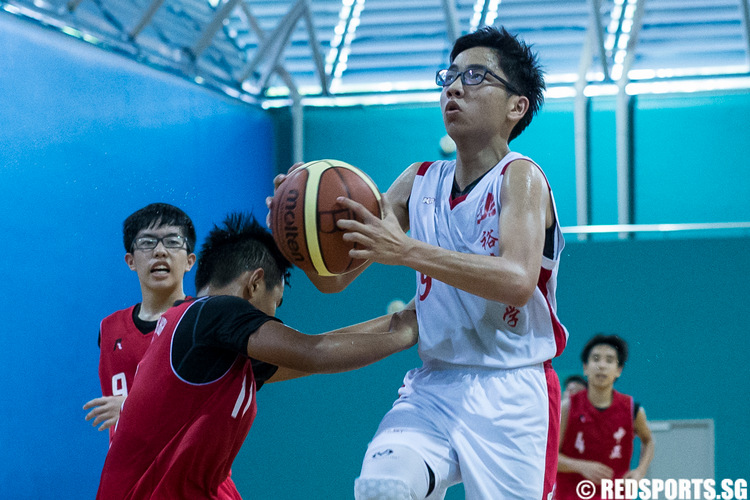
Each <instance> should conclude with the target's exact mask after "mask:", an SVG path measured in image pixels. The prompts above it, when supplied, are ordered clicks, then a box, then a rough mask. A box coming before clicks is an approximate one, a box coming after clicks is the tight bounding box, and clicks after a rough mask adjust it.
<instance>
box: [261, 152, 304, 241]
mask: <svg viewBox="0 0 750 500" xmlns="http://www.w3.org/2000/svg"><path fill="white" fill-rule="evenodd" d="M302 165H304V163H303V162H301V161H300V162H297V163H295V164H294V165H292V166H291V167H289V170H287V172H286V174H279V175H277V176H276V177H274V178H273V194H272V195H271V196H267V197H266V207H267V208H268V213H267V214H266V226H267V227H271V207H272V206H273V196H274V195H275V194H276V191H278V190H279V186H281V183H282V182H284V181H285V180H286V178H287V177H289V174H291V173H292V172H294V171H295V170H297V169H298V168H299V167H301V166H302Z"/></svg>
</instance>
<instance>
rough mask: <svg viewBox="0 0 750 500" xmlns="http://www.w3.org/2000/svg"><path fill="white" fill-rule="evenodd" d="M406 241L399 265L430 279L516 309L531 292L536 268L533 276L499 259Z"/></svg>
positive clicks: (522, 267)
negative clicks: (407, 245) (407, 244)
mask: <svg viewBox="0 0 750 500" xmlns="http://www.w3.org/2000/svg"><path fill="white" fill-rule="evenodd" d="M410 239H411V242H410V245H409V247H408V248H406V249H405V250H404V253H403V261H402V264H403V265H405V266H407V267H411V268H412V269H414V270H416V271H418V272H420V273H422V274H424V275H426V276H429V277H431V278H432V279H435V280H438V281H442V282H443V283H446V284H448V285H450V286H453V287H455V288H459V289H461V290H464V291H466V292H469V293H471V294H473V295H477V296H479V297H483V298H485V299H488V300H494V301H497V302H502V303H504V304H508V305H512V306H516V307H521V306H523V305H525V304H526V303H527V302H528V301H529V299H530V298H531V296H532V294H533V293H534V288H535V287H536V283H537V281H538V279H539V275H538V274H539V273H538V270H539V267H538V266H537V267H536V268H535V270H536V271H535V274H533V273H532V272H530V271H529V270H528V268H527V266H524V265H521V264H518V263H516V262H514V261H511V260H509V259H505V258H503V257H496V256H491V255H476V254H467V253H461V252H455V251H451V250H446V249H444V248H440V247H437V246H433V245H429V244H427V243H424V242H422V241H418V240H415V239H413V238H410ZM528 267H530V266H528Z"/></svg>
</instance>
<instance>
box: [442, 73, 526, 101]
mask: <svg viewBox="0 0 750 500" xmlns="http://www.w3.org/2000/svg"><path fill="white" fill-rule="evenodd" d="M488 74H490V75H492V76H493V77H494V78H495V79H496V80H497V81H499V82H500V83H502V84H503V86H504V87H505V90H507V91H508V92H510V93H511V94H516V95H521V93H520V92H519V91H517V90H516V88H515V87H513V85H511V84H510V83H509V82H508V80H506V79H505V78H501V77H499V76H497V75H496V74H495V73H493V72H492V71H490V70H489V69H487V68H485V67H484V66H471V67H470V68H466V69H465V70H463V71H458V70H455V69H441V70H440V71H438V72H437V73H435V83H437V84H438V85H439V86H441V87H448V86H449V85H451V84H452V83H453V82H455V81H456V80H457V79H458V77H461V83H463V84H464V85H479V84H480V83H482V82H483V81H484V79H485V78H486V77H487V75H488Z"/></svg>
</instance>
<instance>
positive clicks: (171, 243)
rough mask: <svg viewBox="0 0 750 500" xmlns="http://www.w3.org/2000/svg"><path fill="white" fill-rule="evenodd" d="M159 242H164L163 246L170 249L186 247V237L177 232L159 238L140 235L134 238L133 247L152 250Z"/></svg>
mask: <svg viewBox="0 0 750 500" xmlns="http://www.w3.org/2000/svg"><path fill="white" fill-rule="evenodd" d="M159 242H162V244H164V248H169V249H172V250H175V249H178V248H187V239H185V237H183V236H180V235H179V234H170V235H168V236H163V237H161V238H157V237H156V236H141V237H140V238H136V239H135V241H134V242H133V247H134V248H136V249H137V250H153V249H154V248H156V247H157V246H158V245H159Z"/></svg>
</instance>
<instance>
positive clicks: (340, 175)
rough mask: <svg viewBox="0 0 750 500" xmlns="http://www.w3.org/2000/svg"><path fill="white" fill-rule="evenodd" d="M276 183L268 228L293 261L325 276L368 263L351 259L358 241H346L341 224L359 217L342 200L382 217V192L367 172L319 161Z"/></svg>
mask: <svg viewBox="0 0 750 500" xmlns="http://www.w3.org/2000/svg"><path fill="white" fill-rule="evenodd" d="M277 181H278V182H279V184H278V187H277V189H276V192H275V194H274V196H273V199H272V200H270V202H269V200H267V204H268V205H269V208H270V212H269V220H268V223H269V224H268V225H269V227H270V228H271V232H272V233H273V236H274V240H275V241H276V244H277V245H278V247H279V249H280V250H281V252H282V253H283V254H284V256H285V257H286V258H287V259H289V261H290V262H292V263H293V264H294V265H296V266H297V267H299V268H300V269H302V270H303V271H305V272H314V273H317V274H319V275H321V276H335V275H338V274H343V273H347V272H350V271H353V270H355V269H357V268H358V267H360V266H362V265H363V264H364V263H365V262H366V259H359V258H354V257H352V256H350V253H349V252H350V250H352V249H354V248H355V247H356V243H352V242H350V241H345V240H344V238H343V236H344V232H343V230H342V229H341V228H340V227H339V225H338V224H337V221H339V220H341V219H354V218H356V217H357V215H356V214H354V213H352V212H351V211H350V210H349V209H348V208H346V207H344V206H342V205H341V204H340V203H338V201H337V200H338V199H339V197H342V196H343V197H346V198H348V199H352V200H356V201H357V202H358V204H359V205H360V206H362V207H363V208H364V209H366V211H367V213H368V215H369V216H371V217H376V218H379V217H381V214H382V208H381V194H380V191H379V190H378V188H377V186H376V185H375V183H374V182H373V181H372V179H370V177H368V176H367V174H365V173H364V172H362V171H361V170H360V169H358V168H356V167H354V166H352V165H349V164H347V163H345V162H342V161H338V160H318V161H313V162H309V163H306V164H304V165H302V166H300V167H299V168H296V169H294V170H293V171H292V172H291V173H289V174H288V175H287V176H286V177H282V176H277V178H276V179H275V180H274V182H277Z"/></svg>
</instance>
